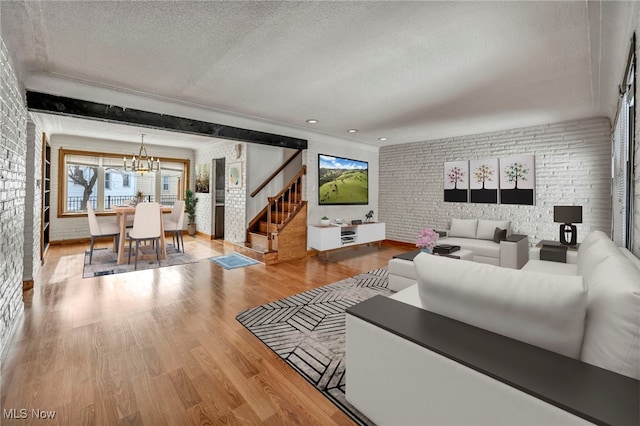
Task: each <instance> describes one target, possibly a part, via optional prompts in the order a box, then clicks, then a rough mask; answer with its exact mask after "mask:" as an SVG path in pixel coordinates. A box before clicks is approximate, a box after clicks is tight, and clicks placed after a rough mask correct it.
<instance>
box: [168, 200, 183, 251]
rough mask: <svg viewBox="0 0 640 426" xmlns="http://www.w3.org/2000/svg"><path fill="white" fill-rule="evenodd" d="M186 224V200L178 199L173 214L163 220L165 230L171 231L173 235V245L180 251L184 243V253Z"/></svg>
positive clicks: (172, 210)
mask: <svg viewBox="0 0 640 426" xmlns="http://www.w3.org/2000/svg"><path fill="white" fill-rule="evenodd" d="M183 224H184V201H183V200H177V201H176V202H175V204H174V205H173V209H171V216H169V218H167V219H164V220H163V225H164V232H171V235H172V237H173V246H174V247H177V250H178V251H180V244H182V252H183V253H184V239H183V238H182V228H183Z"/></svg>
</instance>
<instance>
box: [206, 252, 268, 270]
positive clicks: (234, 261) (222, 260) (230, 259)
mask: <svg viewBox="0 0 640 426" xmlns="http://www.w3.org/2000/svg"><path fill="white" fill-rule="evenodd" d="M209 260H210V261H212V262H215V263H217V264H218V265H220V266H222V267H223V268H224V269H235V268H243V267H245V266H250V265H255V264H257V263H260V262H258V261H257V260H255V259H251V258H250V257H247V256H243V255H241V254H240V253H232V254H225V255H222V256H216V257H210V258H209Z"/></svg>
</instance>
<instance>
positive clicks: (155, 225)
mask: <svg viewBox="0 0 640 426" xmlns="http://www.w3.org/2000/svg"><path fill="white" fill-rule="evenodd" d="M161 221H162V218H161V217H160V204H158V203H140V204H138V205H137V206H136V213H135V214H134V215H133V228H131V230H130V231H129V234H128V238H129V260H128V262H127V263H131V244H132V242H133V241H135V242H136V262H135V266H134V269H138V257H139V250H140V241H145V240H153V241H154V243H155V247H156V256H157V258H158V265H160V237H161V234H162V222H161Z"/></svg>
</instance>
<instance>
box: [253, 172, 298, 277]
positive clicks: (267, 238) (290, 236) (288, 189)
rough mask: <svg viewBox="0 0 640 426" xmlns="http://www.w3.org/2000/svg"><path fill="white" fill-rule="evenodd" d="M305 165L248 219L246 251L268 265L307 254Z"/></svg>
mask: <svg viewBox="0 0 640 426" xmlns="http://www.w3.org/2000/svg"><path fill="white" fill-rule="evenodd" d="M306 173H307V167H306V166H302V168H301V169H300V171H299V172H298V173H297V174H296V176H295V177H294V178H293V179H291V181H289V183H288V184H287V185H285V187H284V189H282V191H280V192H279V193H278V194H277V195H275V196H274V197H268V203H267V205H266V206H265V208H264V209H262V210H261V211H260V213H258V214H257V215H256V216H255V217H254V218H253V219H252V220H251V222H249V226H248V227H247V238H246V244H245V245H246V248H247V249H248V250H250V251H251V253H247V252H245V253H244V254H248V255H250V256H251V257H253V258H260V257H262V259H259V260H261V261H262V262H264V263H265V264H267V265H271V264H274V263H278V262H286V261H288V260H294V259H301V258H303V257H305V256H306V255H307V202H306V201H303V200H302V177H303V176H304V175H305V174H306Z"/></svg>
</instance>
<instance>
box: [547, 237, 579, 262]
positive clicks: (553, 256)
mask: <svg viewBox="0 0 640 426" xmlns="http://www.w3.org/2000/svg"><path fill="white" fill-rule="evenodd" d="M536 247H539V248H540V260H547V261H550V262H560V263H567V251H577V250H578V248H579V247H580V244H579V243H578V244H576V245H575V246H568V245H564V244H562V243H560V242H559V241H551V240H542V241H540V242H539V243H538V244H537V245H536Z"/></svg>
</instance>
